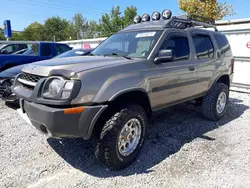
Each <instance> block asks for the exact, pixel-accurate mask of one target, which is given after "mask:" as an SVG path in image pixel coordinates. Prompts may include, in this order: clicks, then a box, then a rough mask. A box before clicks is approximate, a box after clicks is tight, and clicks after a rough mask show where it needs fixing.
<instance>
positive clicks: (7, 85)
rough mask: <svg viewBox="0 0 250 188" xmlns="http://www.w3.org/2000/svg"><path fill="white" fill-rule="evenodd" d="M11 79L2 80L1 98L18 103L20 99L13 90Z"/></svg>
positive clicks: (0, 87)
mask: <svg viewBox="0 0 250 188" xmlns="http://www.w3.org/2000/svg"><path fill="white" fill-rule="evenodd" d="M11 86H12V83H11V81H10V79H5V80H0V98H1V99H2V100H4V101H8V102H18V97H17V96H16V95H15V94H14V93H13V92H12V90H11Z"/></svg>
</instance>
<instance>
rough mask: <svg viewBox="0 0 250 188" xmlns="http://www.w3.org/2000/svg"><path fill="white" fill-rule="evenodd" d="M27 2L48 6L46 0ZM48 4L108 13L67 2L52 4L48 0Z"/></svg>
mask: <svg viewBox="0 0 250 188" xmlns="http://www.w3.org/2000/svg"><path fill="white" fill-rule="evenodd" d="M27 1H33V2H34V1H36V2H40V3H42V4H47V3H46V2H44V0H27ZM47 2H48V4H49V5H51V4H52V5H55V6H58V5H59V6H62V4H63V5H67V7H71V8H75V7H77V8H81V9H83V10H84V9H85V10H86V9H87V10H92V11H96V12H101V13H103V12H106V10H103V9H98V8H94V7H86V6H82V5H79V4H77V5H76V4H72V3H65V2H62V1H61V2H60V3H56V2H53V3H51V2H49V1H48V0H47Z"/></svg>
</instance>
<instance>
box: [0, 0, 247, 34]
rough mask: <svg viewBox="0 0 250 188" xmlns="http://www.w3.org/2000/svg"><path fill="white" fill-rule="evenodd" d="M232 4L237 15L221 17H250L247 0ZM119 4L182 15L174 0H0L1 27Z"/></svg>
mask: <svg viewBox="0 0 250 188" xmlns="http://www.w3.org/2000/svg"><path fill="white" fill-rule="evenodd" d="M226 2H228V3H230V4H232V5H233V8H234V10H235V13H236V15H234V16H231V17H226V18H224V20H230V19H238V18H250V14H249V7H250V1H249V0H228V1H226ZM117 5H119V6H120V7H121V10H124V9H125V8H126V7H127V6H131V5H132V6H135V7H137V9H138V14H140V15H142V14H143V13H149V14H150V15H151V14H152V12H153V11H159V12H162V10H163V9H166V8H167V9H170V10H172V12H173V15H181V14H182V12H181V11H180V10H179V8H178V5H177V0H155V1H154V0H123V1H121V0H120V1H118V0H93V1H90V0H89V1H87V0H1V8H0V27H2V26H1V24H2V25H3V21H4V20H11V26H12V30H17V31H22V30H23V29H24V28H25V27H27V26H28V25H29V24H30V23H32V22H35V21H37V22H39V23H44V20H46V19H47V18H49V17H51V16H59V17H62V18H66V19H68V20H71V19H72V17H73V16H74V14H75V13H82V14H83V15H84V17H85V18H87V19H88V20H98V19H99V18H100V17H101V15H102V13H106V12H109V11H110V10H111V8H112V6H117Z"/></svg>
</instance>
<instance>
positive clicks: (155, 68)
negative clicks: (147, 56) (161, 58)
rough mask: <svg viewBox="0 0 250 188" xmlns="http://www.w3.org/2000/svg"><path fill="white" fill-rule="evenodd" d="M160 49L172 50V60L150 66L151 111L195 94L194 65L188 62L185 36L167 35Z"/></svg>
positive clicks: (188, 49)
mask: <svg viewBox="0 0 250 188" xmlns="http://www.w3.org/2000/svg"><path fill="white" fill-rule="evenodd" d="M161 49H172V50H173V54H174V60H173V61H171V62H162V63H161V64H154V63H153V64H152V67H151V72H150V80H149V86H150V91H151V93H150V100H151V104H152V107H153V110H156V109H159V108H162V107H165V106H169V105H171V104H175V103H178V102H182V101H185V100H188V99H189V98H190V97H192V96H193V95H194V94H195V86H196V71H195V68H194V67H195V64H194V63H193V62H192V61H191V60H190V59H191V53H190V43H189V39H188V37H187V36H186V34H185V33H172V34H170V35H168V37H167V38H166V41H165V42H164V44H163V46H162V48H161ZM161 49H160V50H161Z"/></svg>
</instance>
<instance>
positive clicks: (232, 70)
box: [231, 59, 234, 73]
mask: <svg viewBox="0 0 250 188" xmlns="http://www.w3.org/2000/svg"><path fill="white" fill-rule="evenodd" d="M231 73H234V59H231Z"/></svg>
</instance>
